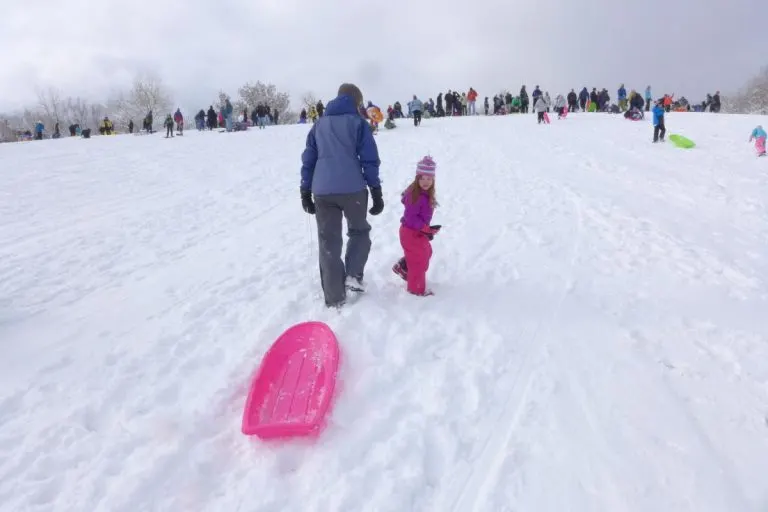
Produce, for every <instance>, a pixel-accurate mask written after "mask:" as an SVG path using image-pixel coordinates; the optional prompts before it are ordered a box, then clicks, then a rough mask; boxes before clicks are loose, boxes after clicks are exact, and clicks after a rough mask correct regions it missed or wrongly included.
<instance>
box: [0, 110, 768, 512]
mask: <svg viewBox="0 0 768 512" xmlns="http://www.w3.org/2000/svg"><path fill="white" fill-rule="evenodd" d="M758 122H762V124H763V125H768V119H765V118H763V119H758V118H754V117H741V116H726V115H721V116H712V115H708V114H670V115H668V119H667V126H668V128H669V132H670V133H681V134H684V135H686V136H689V137H690V138H692V139H693V140H695V141H696V142H697V144H698V147H697V148H696V149H695V150H691V151H684V150H678V149H675V148H674V147H672V146H671V145H670V144H669V143H667V144H666V145H652V144H651V143H650V138H651V127H650V125H649V123H648V122H647V121H645V122H637V123H635V122H631V121H625V120H624V119H623V118H621V117H620V116H608V115H599V114H592V115H584V114H581V115H572V116H570V117H569V118H568V119H567V120H566V121H556V120H554V119H553V123H552V125H550V126H538V125H536V122H535V116H533V115H528V116H509V117H503V118H477V119H447V120H425V121H424V123H423V125H422V127H421V128H419V129H418V130H416V129H414V128H413V127H412V126H410V125H409V124H408V122H407V121H401V122H400V126H399V127H398V128H397V129H396V130H394V131H391V132H390V131H382V133H380V134H379V135H378V136H377V140H378V143H379V148H380V152H381V156H382V170H381V173H382V177H383V180H384V191H385V200H386V203H387V204H386V208H385V211H384V213H383V214H382V215H380V216H379V217H375V218H372V219H371V223H372V225H373V239H374V242H373V243H374V247H373V250H372V254H371V258H370V260H369V266H368V270H367V274H366V276H367V279H368V281H369V286H370V292H369V294H368V296H366V297H364V298H362V299H361V300H360V301H359V302H358V303H356V304H354V305H353V306H351V307H349V308H348V309H347V310H345V311H343V312H342V313H340V314H339V313H332V312H329V311H327V310H325V308H324V307H323V306H322V299H321V295H320V291H319V277H318V272H317V263H316V257H317V249H316V246H315V245H316V230H315V226H314V224H313V222H314V221H313V218H311V217H309V216H307V215H305V214H304V213H303V212H302V210H301V208H300V201H299V195H298V183H299V178H298V173H299V155H300V152H301V149H302V147H303V142H304V137H305V134H306V131H307V127H306V126H292V127H279V128H270V129H268V130H265V131H262V132H259V131H257V130H252V131H250V132H246V133H234V134H219V133H216V132H213V133H204V134H198V133H195V132H189V133H188V134H187V135H186V136H185V137H183V138H175V139H173V140H165V139H163V138H162V136H161V135H155V136H151V137H146V136H145V137H135V136H119V137H96V138H93V139H91V140H80V139H63V140H58V141H44V142H31V143H21V144H4V145H0V162H2V164H1V166H0V167H2V169H1V170H0V173H1V174H2V187H0V510H1V511H2V512H27V511H40V512H43V511H45V512H58V511H61V512H65V511H66V512H73V511H76V512H80V511H82V512H123V511H124V512H135V511H211V512H219V511H227V512H234V511H243V512H252V511H257V512H277V511H281V512H282V511H289V512H293V511H302V512H310V511H317V512H329V511H350V512H357V511H393V512H402V511H419V512H451V511H456V512H473V511H476V512H481V511H482V512H485V511H489V512H502V511H505V512H512V511H515V512H550V511H552V512H564V511H574V512H582V511H583V512H597V511H609V512H622V511H633V512H634V511H637V512H648V511H659V512H666V511H674V512H683V511H692V512H693V511H695V512H710V511H717V512H751V511H757V512H764V511H768V476H767V475H768V319H767V318H766V317H767V316H768V208H767V206H766V205H767V204H768V203H767V202H766V201H768V199H766V198H768V159H759V160H758V159H757V158H756V157H755V155H754V151H753V149H752V147H751V145H749V144H747V143H746V138H747V137H748V134H749V132H750V130H751V129H752V128H753V127H754V125H756V124H757V123H758ZM426 152H430V153H431V154H432V155H433V156H434V157H435V159H436V160H437V162H438V179H437V188H438V199H439V201H440V202H441V207H440V208H439V209H438V211H437V212H436V215H435V222H437V223H440V224H443V225H444V226H445V227H444V229H443V230H442V232H441V234H440V235H439V236H438V237H436V239H435V241H434V252H435V256H434V259H433V263H432V269H431V270H430V273H429V275H428V279H429V282H430V284H431V285H432V287H433V289H434V290H435V291H436V293H437V295H436V296H435V297H432V298H428V299H422V298H416V297H411V296H408V295H407V294H406V293H405V292H404V291H403V285H402V282H401V281H399V280H398V278H396V277H395V276H394V275H393V274H392V272H391V270H390V267H391V265H392V263H393V262H394V260H395V259H396V258H398V257H399V255H400V247H399V242H398V238H397V229H398V220H399V217H400V215H401V212H402V209H401V206H400V204H399V202H398V196H399V193H400V191H401V190H402V188H403V187H404V186H405V185H406V184H407V182H408V181H409V179H410V178H411V176H412V173H413V168H414V165H415V162H416V161H417V160H418V159H419V158H420V157H421V156H423V155H424V154H425V153H426ZM308 319H316V320H323V321H326V322H328V323H329V324H330V325H331V327H332V328H333V329H334V330H335V331H336V333H337V335H338V336H339V339H340V342H341V344H342V351H343V363H342V364H343V366H342V370H341V374H340V379H341V382H342V384H341V385H342V391H341V395H340V397H339V400H338V402H337V403H336V406H335V408H334V410H333V413H332V417H331V418H330V425H329V428H328V429H327V430H326V431H325V433H324V434H323V436H322V437H321V438H320V440H319V441H318V442H317V443H316V444H315V445H308V444H306V443H301V442H296V443H292V444H289V445H282V446H275V445H265V444H262V443H260V442H258V441H257V440H255V439H252V438H247V437H245V436H243V435H242V434H241V433H240V421H241V413H242V407H243V404H244V401H245V397H246V392H247V386H248V383H249V379H250V377H251V374H252V372H253V371H254V370H255V368H256V367H257V365H258V363H259V361H260V358H261V356H262V355H263V353H264V351H265V350H266V349H267V347H268V346H269V345H270V343H271V342H272V341H273V340H274V339H275V338H276V336H277V335H279V334H280V333H281V332H282V331H283V330H284V329H286V328H287V327H289V326H290V325H292V324H293V323H295V322H299V321H303V320H308Z"/></svg>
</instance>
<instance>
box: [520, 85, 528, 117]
mask: <svg viewBox="0 0 768 512" xmlns="http://www.w3.org/2000/svg"><path fill="white" fill-rule="evenodd" d="M520 113H521V114H527V113H528V91H526V90H525V86H522V87H521V88H520Z"/></svg>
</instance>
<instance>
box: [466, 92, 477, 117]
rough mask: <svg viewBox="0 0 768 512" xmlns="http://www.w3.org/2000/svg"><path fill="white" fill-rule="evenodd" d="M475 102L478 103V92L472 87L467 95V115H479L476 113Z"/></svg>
mask: <svg viewBox="0 0 768 512" xmlns="http://www.w3.org/2000/svg"><path fill="white" fill-rule="evenodd" d="M475 101H477V91H476V90H474V89H473V88H472V87H470V88H469V92H468V93H467V115H470V116H476V115H477V112H476V111H475Z"/></svg>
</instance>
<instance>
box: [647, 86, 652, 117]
mask: <svg viewBox="0 0 768 512" xmlns="http://www.w3.org/2000/svg"><path fill="white" fill-rule="evenodd" d="M651 103H653V95H652V94H651V86H650V85H649V86H648V87H646V88H645V111H646V112H648V111H649V110H651Z"/></svg>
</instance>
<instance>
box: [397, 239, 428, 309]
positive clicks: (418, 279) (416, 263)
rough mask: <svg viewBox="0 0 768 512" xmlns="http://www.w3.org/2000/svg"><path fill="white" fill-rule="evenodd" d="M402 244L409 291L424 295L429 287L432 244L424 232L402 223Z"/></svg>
mask: <svg viewBox="0 0 768 512" xmlns="http://www.w3.org/2000/svg"><path fill="white" fill-rule="evenodd" d="M400 245H402V246H403V252H404V253H405V263H406V265H407V266H408V291H409V292H411V293H413V294H416V295H423V294H424V291H425V290H426V289H427V270H428V269H429V260H430V258H432V244H430V243H429V239H428V238H427V237H426V235H424V233H420V232H419V231H416V230H415V229H411V228H407V227H405V226H402V225H401V226H400Z"/></svg>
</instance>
